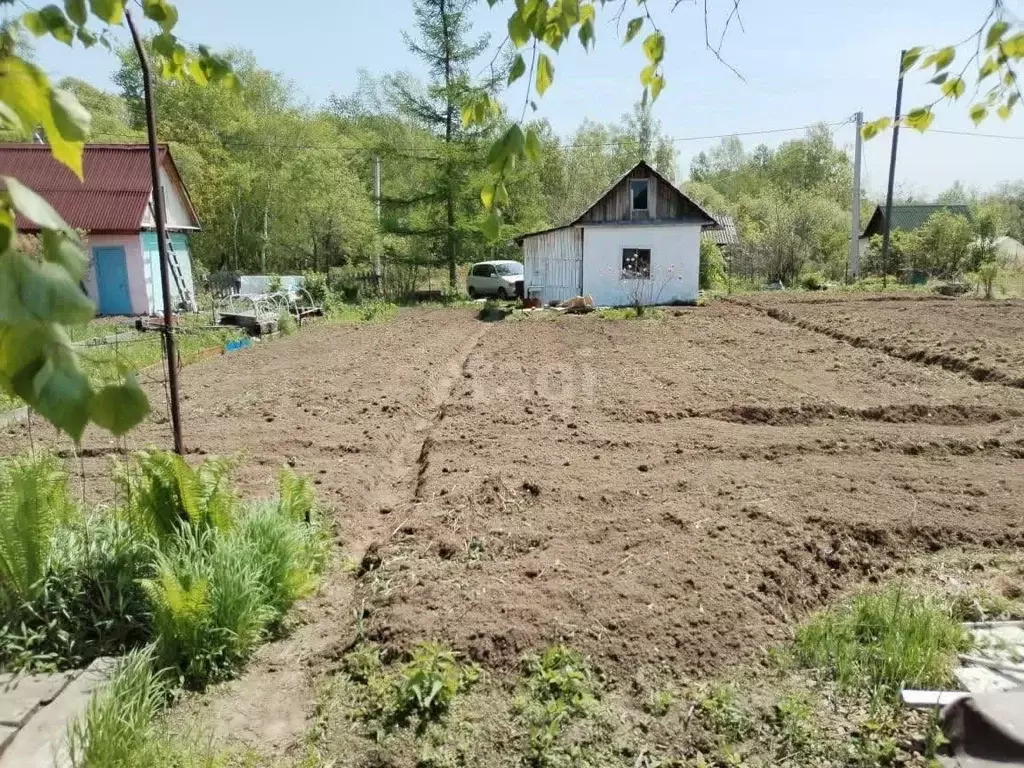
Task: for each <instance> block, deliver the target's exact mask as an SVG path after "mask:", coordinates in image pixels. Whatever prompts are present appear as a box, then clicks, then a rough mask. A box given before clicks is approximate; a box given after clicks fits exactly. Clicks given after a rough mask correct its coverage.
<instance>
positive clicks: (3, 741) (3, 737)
mask: <svg viewBox="0 0 1024 768" xmlns="http://www.w3.org/2000/svg"><path fill="white" fill-rule="evenodd" d="M17 732H18V729H17V728H15V727H14V726H13V725H0V755H2V754H3V753H4V748H5V747H6V746H7V744H8V743H9V742H10V740H11V739H13V738H14V734H16V733H17Z"/></svg>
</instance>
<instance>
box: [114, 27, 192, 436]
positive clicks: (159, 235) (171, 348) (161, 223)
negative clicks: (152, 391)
mask: <svg viewBox="0 0 1024 768" xmlns="http://www.w3.org/2000/svg"><path fill="white" fill-rule="evenodd" d="M124 15H125V19H127V21H128V29H129V30H130V31H131V33H132V42H133V43H135V53H136V54H138V57H139V65H140V66H141V68H142V91H143V95H144V97H145V103H146V134H147V136H148V138H149V173H150V176H151V177H152V180H153V218H154V219H156V239H157V248H158V250H159V251H160V290H161V292H162V293H163V297H164V325H163V334H164V349H165V350H166V351H167V383H168V386H169V388H170V398H171V431H172V433H173V434H174V452H175V453H177V454H179V455H180V454H182V453H184V451H185V447H184V444H183V443H182V439H181V404H180V402H179V398H178V353H177V343H176V341H175V339H174V313H173V312H172V310H171V268H170V262H169V261H168V257H167V225H166V217H165V214H164V196H163V194H161V189H160V161H159V155H158V148H157V143H156V113H155V112H154V110H153V80H152V76H151V75H150V72H149V58H148V57H147V56H146V49H145V48H144V47H143V45H142V40H141V39H140V38H139V31H138V30H137V29H136V28H135V22H134V21H133V20H132V14H131V11H129V10H128V9H127V8H125V11H124Z"/></svg>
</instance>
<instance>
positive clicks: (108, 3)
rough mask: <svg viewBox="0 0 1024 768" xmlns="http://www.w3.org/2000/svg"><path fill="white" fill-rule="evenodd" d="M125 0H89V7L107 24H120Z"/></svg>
mask: <svg viewBox="0 0 1024 768" xmlns="http://www.w3.org/2000/svg"><path fill="white" fill-rule="evenodd" d="M124 4H125V0H89V8H90V9H91V10H92V12H93V13H95V14H96V15H97V16H99V17H100V18H101V19H103V21H105V22H107V24H114V25H117V24H120V23H121V20H122V19H123V18H124Z"/></svg>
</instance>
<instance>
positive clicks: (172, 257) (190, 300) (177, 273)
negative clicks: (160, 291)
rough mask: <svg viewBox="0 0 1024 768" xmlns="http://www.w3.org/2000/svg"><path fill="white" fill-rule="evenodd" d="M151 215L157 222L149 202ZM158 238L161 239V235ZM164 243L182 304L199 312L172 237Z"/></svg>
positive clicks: (168, 264)
mask: <svg viewBox="0 0 1024 768" xmlns="http://www.w3.org/2000/svg"><path fill="white" fill-rule="evenodd" d="M149 215H150V216H152V217H153V221H156V211H154V210H153V201H152V200H150V201H149ZM157 237H159V234H158V235H157ZM164 243H165V244H166V245H167V266H168V267H170V270H171V277H173V278H174V286H175V287H176V288H177V289H178V297H179V299H180V304H181V305H182V306H184V307H185V309H186V310H187V311H189V312H198V311H199V307H198V305H197V304H196V299H195V296H193V295H192V291H190V290H189V289H188V283H187V282H186V280H185V273H184V272H182V271H181V263H180V262H179V261H178V253H177V251H175V250H174V243H173V242H172V240H171V236H170V235H167V237H166V239H165V240H164ZM155 292H156V291H155V289H154V293H155ZM175 308H176V307H175Z"/></svg>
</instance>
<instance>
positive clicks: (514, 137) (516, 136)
mask: <svg viewBox="0 0 1024 768" xmlns="http://www.w3.org/2000/svg"><path fill="white" fill-rule="evenodd" d="M502 141H503V142H504V144H505V148H506V152H507V153H508V154H509V155H512V156H514V157H519V156H520V155H522V154H523V150H524V148H525V146H526V137H525V136H524V135H523V129H522V128H520V127H519V125H518V123H513V124H512V126H511V127H510V128H509V129H508V130H507V131H506V132H505V138H504V139H502Z"/></svg>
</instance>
